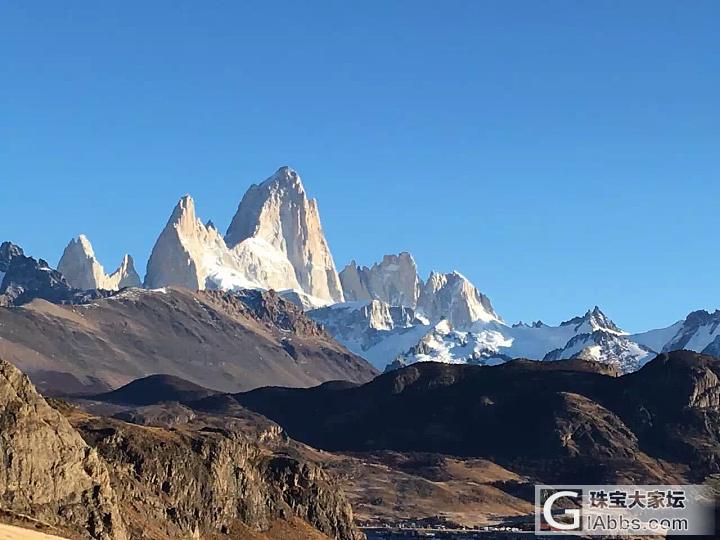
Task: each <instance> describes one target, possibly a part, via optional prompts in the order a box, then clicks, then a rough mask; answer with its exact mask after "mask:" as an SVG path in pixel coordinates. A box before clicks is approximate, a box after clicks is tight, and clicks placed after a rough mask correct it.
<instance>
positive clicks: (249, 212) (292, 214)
mask: <svg viewBox="0 0 720 540" xmlns="http://www.w3.org/2000/svg"><path fill="white" fill-rule="evenodd" d="M248 238H257V239H260V240H264V241H265V242H267V243H268V244H269V245H271V246H273V247H274V248H275V249H277V250H279V251H280V252H281V253H283V254H285V255H286V256H287V258H288V260H289V261H290V263H291V264H292V266H293V268H294V270H295V276H296V278H297V281H298V283H299V284H300V287H301V288H302V290H303V291H305V292H306V293H307V294H309V295H312V296H315V297H317V298H320V299H323V300H327V301H331V302H341V301H342V300H343V293H342V287H341V284H340V278H339V277H338V274H337V271H336V269H335V263H334V261H333V258H332V255H331V254H330V248H329V247H328V244H327V241H326V240H325V235H324V233H323V230H322V226H321V225H320V215H319V213H318V207H317V201H315V200H314V199H308V198H307V196H306V194H305V189H304V187H303V185H302V181H301V180H300V176H299V175H298V174H297V173H296V172H295V171H293V170H292V169H290V168H289V167H282V168H281V169H279V170H278V171H277V172H276V173H275V174H274V175H273V176H271V177H270V178H268V179H267V180H265V181H264V182H263V183H261V184H259V185H253V186H251V187H250V189H249V190H248V191H247V193H245V195H244V196H243V198H242V201H240V205H239V206H238V210H237V213H236V214H235V217H234V218H233V220H232V223H231V224H230V227H229V228H228V230H227V234H226V236H225V241H226V242H227V245H228V246H230V247H235V246H237V245H238V244H240V243H241V242H243V241H244V240H247V239H248Z"/></svg>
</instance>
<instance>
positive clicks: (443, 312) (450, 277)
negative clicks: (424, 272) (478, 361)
mask: <svg viewBox="0 0 720 540" xmlns="http://www.w3.org/2000/svg"><path fill="white" fill-rule="evenodd" d="M417 311H418V313H419V314H421V315H424V316H425V317H427V318H428V319H429V320H431V321H439V320H441V319H447V320H448V321H449V322H450V324H451V325H452V326H453V327H454V328H458V329H466V328H469V327H470V326H472V325H473V324H474V323H476V322H484V323H487V322H490V321H500V320H501V319H500V317H499V316H498V315H497V313H495V310H494V309H493V307H492V304H491V303H490V299H489V298H488V297H487V296H485V295H484V294H482V293H481V292H480V291H478V290H477V288H476V287H475V286H474V285H473V284H472V283H470V280H468V279H467V278H466V277H465V276H463V275H462V274H461V273H460V272H451V273H449V274H441V273H438V272H432V273H431V274H430V277H429V278H428V280H427V281H426V282H425V284H424V285H423V286H422V288H421V290H420V296H419V298H418V304H417Z"/></svg>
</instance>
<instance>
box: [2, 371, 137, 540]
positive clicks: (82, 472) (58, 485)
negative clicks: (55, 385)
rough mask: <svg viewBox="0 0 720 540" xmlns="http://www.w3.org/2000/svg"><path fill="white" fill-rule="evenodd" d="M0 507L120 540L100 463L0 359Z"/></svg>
mask: <svg viewBox="0 0 720 540" xmlns="http://www.w3.org/2000/svg"><path fill="white" fill-rule="evenodd" d="M0 462H2V464H3V466H2V467H0V508H1V509H2V510H4V511H6V512H9V513H10V514H12V515H29V516H32V517H33V518H34V519H38V520H41V521H43V522H45V523H48V524H50V525H52V526H56V527H59V528H60V529H61V530H67V531H70V532H72V533H74V534H77V535H80V536H81V537H83V538H88V539H91V538H93V539H101V540H125V539H126V538H127V535H126V532H125V528H124V525H123V522H122V519H121V517H120V513H119V511H118V508H117V505H116V501H115V494H114V492H113V490H112V487H111V485H110V478H109V475H108V471H107V469H106V467H105V464H104V463H103V462H102V461H101V460H100V459H99V458H98V455H97V453H96V452H95V451H94V450H93V449H91V448H90V447H89V446H88V445H87V444H86V443H85V442H84V441H83V439H82V438H81V437H80V436H79V435H78V433H77V432H76V431H75V430H74V429H73V428H72V426H71V425H70V424H69V422H68V421H67V420H66V419H65V418H64V417H63V416H62V415H61V414H60V413H59V412H58V411H57V410H55V409H53V408H52V407H50V406H49V405H48V404H47V402H46V401H45V400H44V399H43V398H42V397H41V396H40V395H39V394H38V393H37V392H36V391H35V389H34V387H33V386H32V384H31V383H30V381H29V380H28V378H27V377H26V376H25V375H23V374H22V373H21V372H20V371H18V370H17V369H16V368H15V367H14V366H12V365H11V364H8V363H7V362H5V361H3V360H0Z"/></svg>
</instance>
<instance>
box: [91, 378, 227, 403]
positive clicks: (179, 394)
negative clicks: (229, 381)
mask: <svg viewBox="0 0 720 540" xmlns="http://www.w3.org/2000/svg"><path fill="white" fill-rule="evenodd" d="M217 393H218V392H217V391H215V390H210V389H209V388H204V387H202V386H200V385H198V384H195V383H192V382H190V381H186V380H185V379H181V378H180V377H175V376H174V375H165V374H158V375H150V376H149V377H144V378H142V379H136V380H134V381H133V382H131V383H129V384H126V385H125V386H122V387H120V388H118V389H117V390H113V391H112V392H106V393H104V394H99V395H96V396H92V398H91V399H97V400H98V401H107V402H110V403H124V404H129V405H151V404H154V403H158V402H162V401H195V400H198V399H203V398H206V397H208V396H211V395H213V394H217Z"/></svg>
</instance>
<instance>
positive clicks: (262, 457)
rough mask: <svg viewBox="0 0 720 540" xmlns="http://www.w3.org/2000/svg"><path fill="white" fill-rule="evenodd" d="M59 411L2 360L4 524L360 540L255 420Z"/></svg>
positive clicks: (321, 476) (322, 483)
mask: <svg viewBox="0 0 720 540" xmlns="http://www.w3.org/2000/svg"><path fill="white" fill-rule="evenodd" d="M55 404H56V405H57V407H59V408H60V409H61V410H62V411H63V414H61V412H59V410H58V409H56V408H54V407H51V406H50V405H49V404H48V403H47V402H46V401H45V399H44V398H43V397H42V396H40V395H39V394H38V393H37V392H36V391H35V388H34V387H33V386H32V384H31V383H30V381H29V380H28V378H27V377H26V376H25V375H23V374H22V373H21V372H20V371H18V370H17V369H16V368H15V367H13V366H12V365H11V364H8V363H7V362H4V361H1V360H0V459H2V462H3V467H2V468H0V521H5V522H7V521H12V522H15V523H19V524H21V525H26V526H27V525H32V526H36V525H37V524H42V525H44V527H45V528H46V531H47V532H51V533H53V534H57V535H59V536H62V537H67V538H73V539H91V538H93V539H100V540H127V539H136V538H137V539H139V538H143V539H153V540H170V539H178V538H202V539H209V538H213V539H215V538H218V539H219V538H253V539H255V538H257V539H270V538H272V539H273V540H274V539H276V538H277V539H279V538H286V539H288V540H291V539H297V540H300V539H303V540H304V539H310V538H318V539H320V538H333V539H336V540H359V539H360V538H362V535H361V534H360V533H359V532H358V531H357V530H356V529H355V528H354V525H353V519H352V510H351V509H350V506H349V505H348V503H347V502H346V501H345V498H344V496H343V495H342V494H341V493H340V492H339V490H338V489H337V487H336V486H335V484H334V483H333V481H332V480H331V479H330V478H329V477H328V476H327V475H326V473H325V472H323V470H322V469H320V468H319V467H318V466H317V465H315V464H313V463H311V462H309V461H307V460H303V459H300V458H299V457H293V454H294V453H293V450H292V445H293V444H294V443H292V441H288V439H287V438H286V437H285V436H284V435H283V433H282V431H281V430H280V429H279V428H278V427H277V426H276V425H274V424H272V423H271V422H269V421H268V420H266V419H264V418H262V417H260V416H258V415H254V414H253V413H249V412H248V414H247V415H246V417H245V419H244V420H239V419H236V420H233V421H226V420H225V419H218V418H214V417H212V416H202V417H199V416H196V415H193V416H192V417H189V418H188V419H187V420H188V421H186V422H182V423H180V424H178V425H176V426H175V427H174V428H173V429H167V428H164V427H162V426H158V425H155V426H141V425H132V424H128V423H125V422H122V421H120V420H115V419H109V418H101V417H97V416H93V415H89V414H85V413H81V412H79V411H78V410H76V409H74V408H72V407H71V406H69V405H67V404H65V403H63V402H57V403H55ZM68 418H69V419H70V420H71V421H72V424H71V423H70V421H69V420H68ZM73 426H74V427H73Z"/></svg>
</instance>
